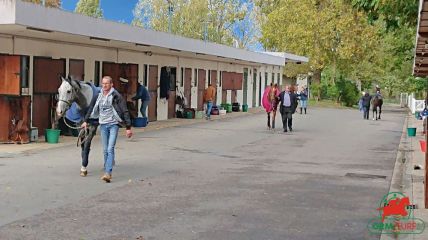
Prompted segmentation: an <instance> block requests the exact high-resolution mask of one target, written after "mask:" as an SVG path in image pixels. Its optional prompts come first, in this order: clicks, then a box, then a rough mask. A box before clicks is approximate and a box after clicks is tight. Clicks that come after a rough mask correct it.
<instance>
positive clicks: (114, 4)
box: [61, 0, 138, 23]
mask: <svg viewBox="0 0 428 240" xmlns="http://www.w3.org/2000/svg"><path fill="white" fill-rule="evenodd" d="M77 2H78V0H62V1H61V3H62V8H63V9H64V10H66V11H74V9H75V8H76V4H77ZM100 2H101V9H102V10H103V14H104V18H105V19H107V20H113V21H123V22H126V23H131V22H132V19H133V18H134V16H133V15H132V10H133V9H134V7H135V4H136V3H137V2H138V0H100Z"/></svg>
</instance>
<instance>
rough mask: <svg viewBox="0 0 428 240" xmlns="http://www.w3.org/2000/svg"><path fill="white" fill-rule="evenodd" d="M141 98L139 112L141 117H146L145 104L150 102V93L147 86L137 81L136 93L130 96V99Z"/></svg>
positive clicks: (147, 104)
mask: <svg viewBox="0 0 428 240" xmlns="http://www.w3.org/2000/svg"><path fill="white" fill-rule="evenodd" d="M138 99H141V107H140V112H141V116H142V117H143V118H147V114H146V113H147V106H149V102H150V94H149V91H147V88H146V87H145V86H144V85H142V84H141V83H138V88H137V94H136V95H135V96H134V97H133V98H132V100H134V101H135V100H138Z"/></svg>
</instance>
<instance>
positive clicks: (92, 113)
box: [82, 76, 132, 182]
mask: <svg viewBox="0 0 428 240" xmlns="http://www.w3.org/2000/svg"><path fill="white" fill-rule="evenodd" d="M101 84H102V91H101V92H100V94H99V95H98V98H97V100H96V101H95V102H92V103H91V106H90V107H89V111H88V113H87V114H86V116H85V120H84V123H83V124H82V127H84V128H86V127H87V122H88V120H89V119H90V118H91V119H98V122H99V124H100V132H101V141H102V144H103V150H104V172H105V173H104V175H103V176H102V177H101V180H104V181H105V182H110V181H111V174H112V171H113V165H114V147H115V145H116V139H117V134H118V132H119V124H124V125H125V126H126V136H127V137H128V138H130V137H131V136H132V131H131V118H130V116H129V111H128V108H127V107H126V101H125V99H124V98H123V97H122V96H121V95H120V93H119V92H117V91H116V90H115V89H114V88H113V79H112V78H111V77H110V76H105V77H103V79H102V83H101Z"/></svg>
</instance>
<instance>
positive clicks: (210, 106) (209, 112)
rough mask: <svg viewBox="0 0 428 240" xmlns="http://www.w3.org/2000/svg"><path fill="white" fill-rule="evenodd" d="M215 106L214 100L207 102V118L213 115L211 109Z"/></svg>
mask: <svg viewBox="0 0 428 240" xmlns="http://www.w3.org/2000/svg"><path fill="white" fill-rule="evenodd" d="M212 108H213V102H207V118H210V117H211V109H212Z"/></svg>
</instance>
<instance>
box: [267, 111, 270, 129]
mask: <svg viewBox="0 0 428 240" xmlns="http://www.w3.org/2000/svg"><path fill="white" fill-rule="evenodd" d="M267 127H268V129H270V112H268V113H267Z"/></svg>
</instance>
